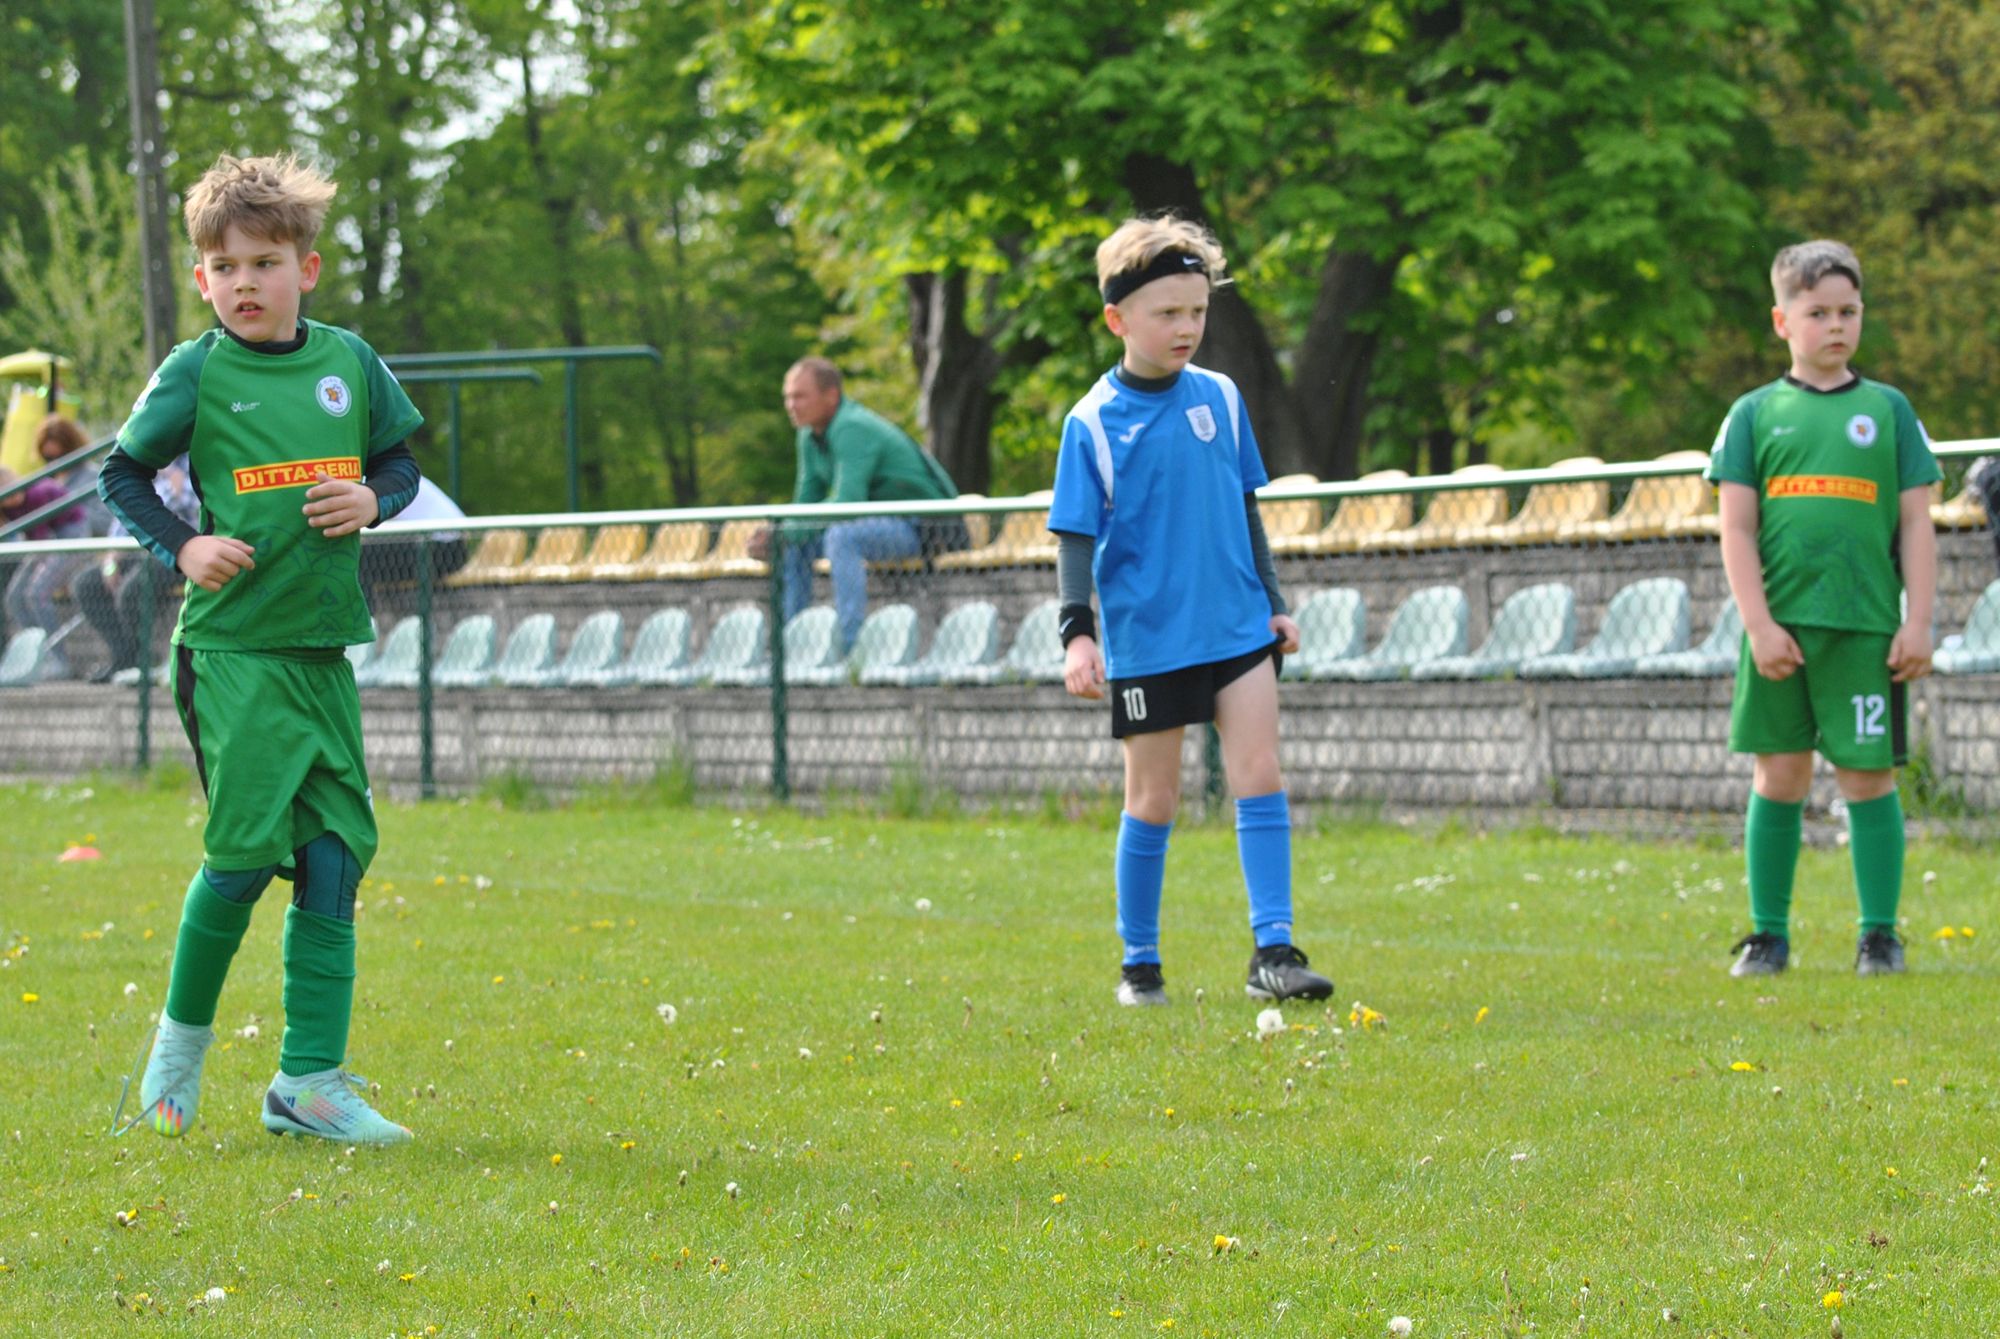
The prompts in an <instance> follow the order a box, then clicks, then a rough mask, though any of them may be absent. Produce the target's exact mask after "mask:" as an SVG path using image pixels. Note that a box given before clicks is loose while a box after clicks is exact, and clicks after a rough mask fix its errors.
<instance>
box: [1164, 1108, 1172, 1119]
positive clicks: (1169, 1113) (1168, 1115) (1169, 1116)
mask: <svg viewBox="0 0 2000 1339" xmlns="http://www.w3.org/2000/svg"><path fill="white" fill-rule="evenodd" d="M1166 1116H1167V1119H1168V1120H1172V1119H1173V1118H1174V1109H1173V1108H1172V1107H1168V1108H1167V1109H1166Z"/></svg>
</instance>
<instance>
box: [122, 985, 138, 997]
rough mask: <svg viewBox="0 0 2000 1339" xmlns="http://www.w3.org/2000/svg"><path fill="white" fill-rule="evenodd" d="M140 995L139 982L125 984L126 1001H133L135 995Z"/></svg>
mask: <svg viewBox="0 0 2000 1339" xmlns="http://www.w3.org/2000/svg"><path fill="white" fill-rule="evenodd" d="M138 993H139V983H138V982H137V981H127V982H126V983H125V998H126V999H128V1000H129V999H131V998H132V997H133V996H134V995H137V994H138Z"/></svg>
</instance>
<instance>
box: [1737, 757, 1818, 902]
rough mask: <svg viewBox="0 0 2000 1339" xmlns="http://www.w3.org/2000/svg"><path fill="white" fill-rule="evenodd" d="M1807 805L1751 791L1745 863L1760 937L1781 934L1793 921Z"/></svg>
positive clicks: (1746, 817) (1745, 819)
mask: <svg viewBox="0 0 2000 1339" xmlns="http://www.w3.org/2000/svg"><path fill="white" fill-rule="evenodd" d="M1805 812H1806V806H1805V803H1804V802H1803V801H1801V802H1800V803H1798V804H1786V803H1784V802H1783V801H1781V800H1768V799H1765V798H1764V797H1763V796H1762V795H1759V794H1758V793H1757V792H1756V791H1754V790H1753V791H1751V792H1750V809H1749V812H1748V813H1747V814H1745V815H1744V818H1743V860H1744V863H1745V864H1746V865H1747V866H1748V867H1749V871H1750V922H1751V924H1752V925H1754V926H1756V928H1757V933H1758V934H1760V935H1782V934H1784V933H1786V929H1787V927H1788V925H1789V924H1790V922H1791V918H1792V878H1793V876H1794V875H1795V874H1797V873H1798V868H1799V842H1800V832H1801V830H1802V829H1803V828H1804V826H1805Z"/></svg>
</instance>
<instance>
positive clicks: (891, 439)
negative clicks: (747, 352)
mask: <svg viewBox="0 0 2000 1339" xmlns="http://www.w3.org/2000/svg"><path fill="white" fill-rule="evenodd" d="M785 412H786V413H787V414H788V415H790V417H791V420H792V426H793V427H795V428H797V429H798V457H799V464H798V478H797V481H796V483H795V485H794V488H793V492H792V501H793V502H795V503H807V502H904V501H916V500H926V499H941V498H954V497H957V496H958V488H957V486H956V485H954V484H953V483H952V481H951V476H950V475H949V474H947V473H946V472H945V469H944V466H942V465H940V464H939V463H938V462H937V459H936V457H934V456H932V455H931V454H930V453H929V452H927V451H925V450H924V449H923V448H922V447H920V446H918V445H917V444H916V442H915V441H914V440H912V439H911V437H910V435H909V434H908V433H906V432H904V431H903V430H902V429H901V428H898V427H897V426H895V425H894V424H893V423H890V422H889V421H888V420H887V419H885V418H883V417H882V416H881V415H879V414H876V413H874V412H873V411H871V410H869V409H867V408H866V407H864V406H863V405H861V404H859V403H857V402H855V401H853V400H850V399H848V398H847V397H846V396H845V395H844V394H843V393H842V390H841V377H840V369H839V368H837V367H835V366H834V365H833V364H832V363H830V362H828V361H827V360H826V359H824V358H801V359H800V360H799V361H798V362H797V363H794V364H793V365H792V369H791V370H790V371H789V372H787V373H785ZM783 537H784V592H785V620H786V621H787V622H790V621H791V618H792V616H793V615H794V614H796V613H798V612H799V610H801V609H803V608H805V607H806V605H807V604H808V603H810V602H811V600H812V565H813V561H814V560H815V559H817V558H819V557H820V556H821V555H822V554H824V555H825V557H826V560H827V564H828V566H830V567H831V568H832V569H833V608H834V614H835V618H836V620H837V622H838V625H839V629H840V645H841V649H842V650H843V651H845V650H847V649H848V648H850V647H852V646H853V645H854V639H855V636H856V635H857V634H859V632H860V631H861V624H862V621H863V620H864V619H865V618H866V617H867V615H868V566H867V565H868V564H869V563H871V562H882V561H885V560H889V559H895V558H916V557H929V556H931V555H933V554H936V553H939V552H942V551H944V550H947V549H962V548H964V547H965V546H966V538H965V522H964V519H963V518H961V517H956V516H954V517H939V518H925V519H924V520H923V521H922V522H915V521H912V520H911V519H910V518H908V517H904V516H869V517H863V518H861V519H859V520H853V521H838V522H835V523H833V524H831V525H828V524H825V523H822V522H816V521H787V522H786V523H785V525H784V528H783ZM769 546H770V536H769V534H768V533H767V534H766V535H764V536H762V537H761V539H760V541H759V542H758V543H757V544H755V545H753V546H752V554H753V556H755V557H759V558H761V557H764V556H765V555H766V553H768V551H769Z"/></svg>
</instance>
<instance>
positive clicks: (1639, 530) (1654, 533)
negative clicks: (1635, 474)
mask: <svg viewBox="0 0 2000 1339" xmlns="http://www.w3.org/2000/svg"><path fill="white" fill-rule="evenodd" d="M1707 461H1708V453H1707V452H1706V451H1669V452H1668V453H1667V454H1666V455H1664V456H1661V457H1660V458H1659V459H1658V460H1656V461H1654V462H1653V463H1654V464H1656V465H1695V466H1699V465H1705V464H1706V463H1707ZM1714 511H1715V490H1714V489H1712V488H1710V487H1709V486H1708V481H1707V480H1705V479H1703V478H1702V477H1701V473H1700V471H1699V470H1697V471H1696V472H1694V473H1692V474H1670V475H1663V476H1661V477H1658V478H1652V479H1634V480H1633V481H1632V488H1631V491H1630V492H1628V493H1626V494H1625V501H1624V502H1623V503H1622V504H1621V505H1620V506H1619V508H1618V513H1617V515H1615V516H1612V517H1610V518H1608V519H1606V520H1590V521H1579V522H1576V523H1575V524H1572V525H1566V526H1564V527H1563V528H1562V534H1561V538H1562V539H1564V540H1566V541H1568V542H1570V543H1584V542H1586V541H1593V540H1594V541H1598V542H1602V543H1629V542H1631V541H1634V540H1641V539H1666V538H1668V537H1670V536H1673V535H1675V534H1677V533H1683V532H1682V531H1677V530H1676V529H1675V527H1676V526H1690V525H1693V526H1697V527H1698V526H1699V525H1700V524H1701V522H1702V519H1703V518H1704V517H1706V516H1712V515H1713V514H1714ZM1689 533H1692V532H1689ZM1698 533H1702V534H1706V533H1708V532H1707V531H1706V530H1700V531H1698Z"/></svg>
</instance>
